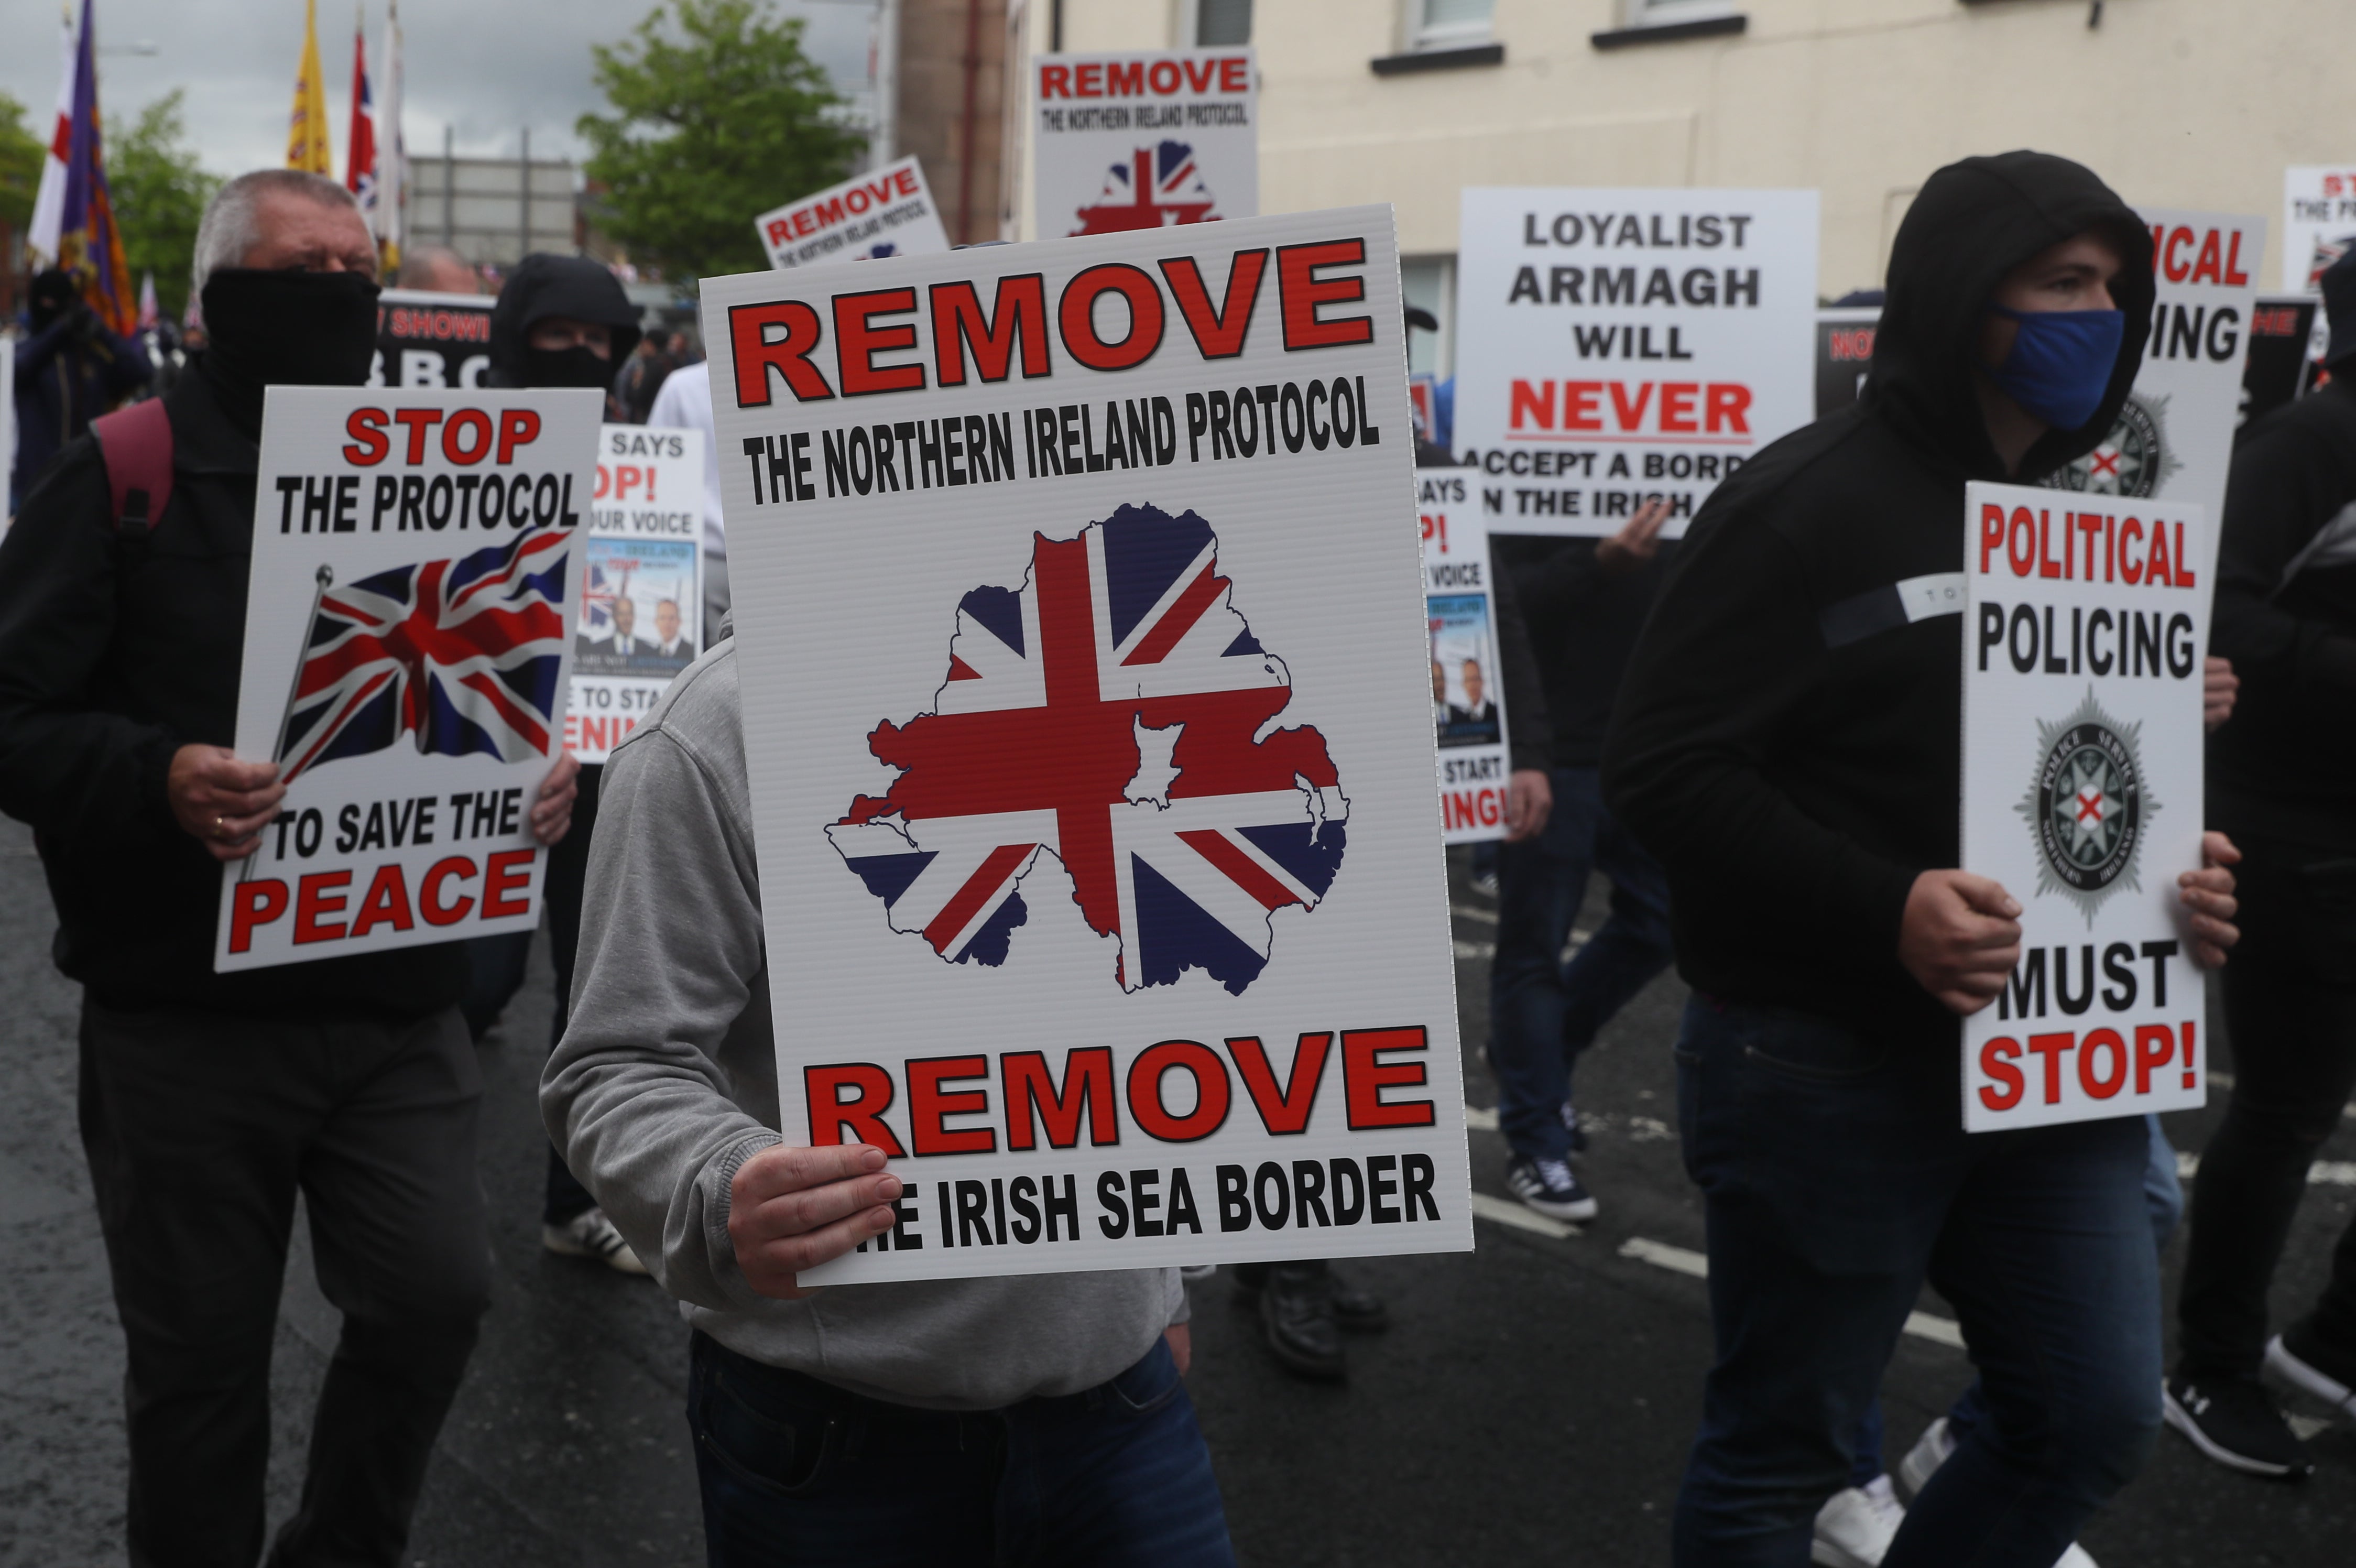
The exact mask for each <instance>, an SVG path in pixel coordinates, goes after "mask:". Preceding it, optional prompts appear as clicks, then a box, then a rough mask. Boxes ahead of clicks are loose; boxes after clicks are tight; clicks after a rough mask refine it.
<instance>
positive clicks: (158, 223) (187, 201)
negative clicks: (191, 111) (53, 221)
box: [106, 88, 221, 320]
mask: <svg viewBox="0 0 2356 1568" xmlns="http://www.w3.org/2000/svg"><path fill="white" fill-rule="evenodd" d="M186 135H187V126H186V125H185V124H183V123H182V121H181V118H180V91H179V89H177V88H174V89H173V90H172V91H169V92H167V93H166V94H165V95H164V96H163V97H161V98H158V99H157V100H155V102H153V103H150V104H149V105H147V107H146V108H145V109H142V110H141V111H139V118H138V120H137V122H136V123H135V124H133V125H132V127H131V129H130V130H129V131H128V132H127V133H125V134H123V136H122V137H120V138H119V139H112V141H111V143H110V145H108V147H107V149H106V188H107V192H108V194H109V195H110V196H111V197H112V200H113V203H114V220H115V222H116V224H117V225H119V226H120V227H121V229H122V231H123V259H124V260H125V261H126V262H128V263H130V266H131V285H132V286H133V287H134V288H136V287H138V286H139V279H140V275H141V274H145V273H150V272H152V273H154V274H155V303H156V306H157V307H158V308H159V309H160V310H161V311H162V312H163V314H164V315H165V316H166V317H167V318H169V319H172V320H177V319H178V318H179V317H180V314H181V312H182V311H184V310H186V309H187V305H188V264H189V263H190V262H191V261H193V260H194V259H195V257H196V253H197V221H198V220H199V219H201V218H202V217H203V216H204V214H205V203H207V202H209V201H210V200H211V199H213V192H214V191H216V190H218V189H220V183H221V182H220V177H219V176H217V175H209V174H207V173H206V172H205V171H204V170H203V169H201V168H199V167H198V166H197V155H196V151H195V149H193V148H191V147H187V146H185V145H182V138H183V137H185V136H186Z"/></svg>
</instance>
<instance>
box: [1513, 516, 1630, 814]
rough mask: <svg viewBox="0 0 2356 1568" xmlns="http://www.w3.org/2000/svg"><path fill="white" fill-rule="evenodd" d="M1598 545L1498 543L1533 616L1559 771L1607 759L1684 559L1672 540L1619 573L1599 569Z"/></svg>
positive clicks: (1522, 538)
mask: <svg viewBox="0 0 2356 1568" xmlns="http://www.w3.org/2000/svg"><path fill="white" fill-rule="evenodd" d="M1595 546H1596V541H1594V540H1592V539H1540V538H1536V537H1532V536H1529V535H1515V534H1496V535H1493V536H1492V537H1491V540H1490V545H1489V548H1490V551H1491V553H1493V554H1494V555H1495V556H1496V557H1497V558H1498V560H1499V562H1500V563H1501V564H1500V566H1499V568H1498V575H1499V576H1500V577H1509V578H1511V579H1512V581H1513V585H1514V588H1515V592H1516V593H1517V594H1519V595H1520V596H1521V602H1522V613H1523V614H1524V615H1526V617H1528V618H1529V628H1530V651H1531V653H1532V655H1533V656H1534V657H1535V658H1536V659H1537V671H1538V679H1539V681H1540V682H1541V683H1542V684H1543V686H1544V688H1545V691H1546V706H1547V725H1548V727H1549V729H1550V730H1551V732H1552V739H1553V762H1554V766H1555V767H1557V768H1593V767H1595V766H1596V765H1597V764H1598V763H1600V762H1601V761H1602V760H1603V737H1604V734H1605V732H1606V731H1607V730H1609V729H1610V727H1611V725H1612V708H1613V706H1614V705H1615V704H1616V703H1618V702H1619V698H1620V683H1621V682H1622V679H1623V678H1624V677H1625V676H1626V674H1627V671H1628V660H1629V658H1630V656H1631V655H1633V653H1634V652H1635V650H1636V634H1637V633H1639V632H1641V631H1643V630H1644V618H1645V617H1646V616H1648V615H1650V614H1651V613H1652V609H1653V600H1654V599H1655V597H1656V596H1658V595H1659V593H1660V590H1661V583H1662V580H1663V579H1664V578H1665V576H1666V575H1667V574H1668V570H1669V565H1670V563H1672V562H1673V561H1675V560H1676V552H1677V545H1676V542H1675V541H1669V542H1664V543H1663V544H1662V545H1661V547H1660V550H1659V553H1656V554H1655V556H1654V557H1653V558H1652V559H1651V560H1650V561H1647V562H1645V563H1644V564H1642V565H1640V566H1637V567H1635V568H1634V569H1633V570H1631V571H1628V572H1624V573H1621V574H1618V575H1614V574H1612V573H1610V572H1606V571H1605V570H1603V568H1602V567H1601V566H1600V565H1598V564H1596V559H1595Z"/></svg>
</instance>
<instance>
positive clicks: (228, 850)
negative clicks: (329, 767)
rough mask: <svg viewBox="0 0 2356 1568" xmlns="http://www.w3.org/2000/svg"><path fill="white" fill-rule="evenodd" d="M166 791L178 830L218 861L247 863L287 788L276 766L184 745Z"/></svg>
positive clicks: (214, 749)
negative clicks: (282, 782)
mask: <svg viewBox="0 0 2356 1568" xmlns="http://www.w3.org/2000/svg"><path fill="white" fill-rule="evenodd" d="M164 790H165V794H166V797H167V798H168V799H169V800H171V802H172V817H173V820H174V821H176V822H178V823H179V824H180V831H181V832H185V833H187V834H188V835H189V836H190V837H191V838H194V839H197V840H198V841H200V842H201V843H203V844H204V846H205V848H206V849H207V850H209V851H210V852H211V854H212V857H213V858H214V859H215V860H222V861H228V860H243V859H244V858H245V857H246V856H247V855H249V854H252V853H253V851H254V849H255V848H256V847H257V846H258V845H259V844H260V843H261V842H262V840H261V836H260V835H261V832H262V829H263V828H265V827H267V826H268V825H269V824H270V820H271V819H272V818H273V817H275V816H276V815H278V802H279V800H281V799H283V798H284V796H285V793H286V786H285V785H284V784H281V783H280V782H278V765H277V764H276V763H274V762H241V761H240V760H238V757H237V754H236V753H234V752H232V751H230V749H229V747H227V746H182V747H180V749H179V750H177V751H176V752H174V753H173V754H172V766H171V770H170V771H169V772H168V773H167V774H166V776H165V784H164Z"/></svg>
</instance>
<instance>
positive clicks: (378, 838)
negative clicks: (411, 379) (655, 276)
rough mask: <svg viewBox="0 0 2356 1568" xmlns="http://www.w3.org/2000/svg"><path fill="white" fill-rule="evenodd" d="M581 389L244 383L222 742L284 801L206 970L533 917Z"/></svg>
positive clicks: (585, 492) (569, 558) (490, 930)
mask: <svg viewBox="0 0 2356 1568" xmlns="http://www.w3.org/2000/svg"><path fill="white" fill-rule="evenodd" d="M602 403H603V399H602V396H601V394H599V393H598V392H594V391H583V390H580V389H572V390H565V391H540V392H487V391H473V392H446V391H445V392H428V391H402V392H394V391H392V390H391V389H371V388H366V387H350V388H347V387H272V388H270V389H269V391H268V392H267V394H266V398H265V401H264V403H263V405H262V457H261V467H260V471H259V475H258V478H257V482H256V489H255V500H254V518H253V556H252V566H251V569H250V572H249V575H248V577H247V589H246V613H245V658H244V661H243V663H242V665H241V672H240V677H239V682H238V702H237V737H236V751H237V754H238V755H239V756H240V757H247V758H252V759H268V760H271V761H274V762H276V763H277V764H278V766H279V778H280V779H282V780H284V783H285V785H286V795H285V799H284V802H283V803H282V805H281V807H280V810H279V813H278V816H277V819H276V820H275V821H274V822H271V823H270V824H269V825H268V826H267V827H265V828H264V829H263V830H262V843H261V846H260V847H259V848H258V849H256V850H255V851H254V853H253V854H252V855H251V856H249V857H248V858H247V859H246V860H244V861H242V862H239V863H237V864H234V865H227V866H224V867H223V868H222V873H223V875H222V877H221V892H220V932H219V935H218V937H217V938H216V946H215V949H214V953H213V967H214V969H215V970H217V971H221V972H227V971H230V970H239V969H259V968H262V967H265V966H267V965H271V964H282V963H301V962H305V961H309V960H312V959H322V958H339V957H342V956H344V955H346V954H348V953H359V952H372V951H376V950H380V949H384V948H399V947H411V946H415V945H417V944H420V943H423V942H443V941H453V940H459V939H461V938H466V937H479V936H489V935H493V934H495V933H498V932H501V931H528V930H530V929H532V927H533V926H534V925H536V924H537V923H538V922H539V919H540V886H541V852H540V848H539V846H538V844H537V843H535V842H534V841H533V839H532V837H531V832H530V811H531V805H532V801H533V800H534V798H535V795H536V793H537V791H538V790H539V788H540V783H541V779H542V778H543V777H545V776H546V774H547V772H548V769H549V767H550V765H551V764H552V763H553V762H554V761H555V759H556V756H557V750H558V737H559V736H560V735H561V733H562V719H563V708H564V692H565V686H564V682H565V676H566V673H567V666H568V665H569V664H570V663H571V662H572V657H573V649H572V639H571V638H570V637H569V636H567V634H566V633H567V626H566V616H565V613H564V609H565V607H566V606H567V605H570V604H573V603H575V602H577V601H578V599H579V597H580V570H581V568H580V563H579V561H578V560H577V559H576V558H575V551H574V549H573V540H574V536H575V535H576V533H577V532H579V531H580V528H581V525H582V523H583V521H584V516H585V514H586V513H587V511H588V510H589V502H590V495H591V490H592V487H593V486H594V484H595V482H596V480H595V463H596V446H597V420H598V416H599V413H600V412H601V406H602Z"/></svg>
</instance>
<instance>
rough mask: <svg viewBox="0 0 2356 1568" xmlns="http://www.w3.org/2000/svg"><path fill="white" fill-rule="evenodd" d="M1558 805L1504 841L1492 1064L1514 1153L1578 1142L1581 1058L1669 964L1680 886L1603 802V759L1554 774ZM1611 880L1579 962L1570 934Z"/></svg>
mask: <svg viewBox="0 0 2356 1568" xmlns="http://www.w3.org/2000/svg"><path fill="white" fill-rule="evenodd" d="M1552 778H1553V784H1554V814H1553V815H1552V816H1550V817H1548V818H1547V825H1546V831H1545V832H1542V833H1540V834H1539V835H1538V836H1537V838H1535V839H1529V840H1526V841H1524V842H1523V843H1509V844H1505V845H1502V846H1500V848H1499V851H1498V855H1497V958H1496V961H1495V962H1494V964H1493V965H1492V966H1491V968H1490V971H1489V1065H1490V1067H1491V1069H1493V1070H1494V1072H1495V1073H1496V1075H1497V1129H1498V1131H1499V1132H1501V1133H1504V1134H1505V1142H1506V1143H1507V1144H1511V1145H1512V1147H1513V1150H1514V1153H1515V1154H1517V1155H1527V1156H1529V1157H1531V1158H1535V1159H1549V1160H1558V1159H1562V1158H1563V1157H1565V1156H1566V1155H1569V1152H1570V1130H1569V1128H1567V1127H1565V1126H1564V1125H1563V1122H1562V1102H1563V1101H1565V1100H1567V1099H1569V1094H1570V1069H1571V1063H1572V1062H1573V1061H1575V1060H1576V1059H1577V1058H1578V1057H1579V1054H1580V1052H1581V1051H1583V1050H1585V1049H1586V1048H1587V1047H1589V1046H1590V1045H1592V1044H1594V1042H1595V1036H1596V1034H1597V1032H1598V1031H1599V1030H1601V1028H1602V1027H1603V1026H1604V1025H1605V1024H1607V1023H1609V1022H1611V1020H1612V1015H1613V1014H1615V1013H1617V1012H1619V1011H1620V1009H1621V1008H1622V1007H1624V1006H1626V1005H1627V1004H1628V1003H1629V1000H1630V999H1631V998H1632V997H1633V996H1634V995H1635V994H1636V993H1638V992H1639V991H1642V990H1644V987H1645V986H1646V985H1648V984H1650V983H1652V980H1653V977H1654V976H1655V975H1656V974H1658V973H1660V972H1661V971H1663V970H1665V969H1666V968H1667V967H1668V966H1669V958H1670V947H1669V887H1668V880H1667V878H1666V877H1665V876H1664V875H1662V872H1661V868H1660V866H1659V865H1656V864H1655V862H1654V860H1653V857H1652V856H1650V855H1648V854H1645V853H1644V850H1643V849H1642V848H1641V847H1639V846H1638V844H1637V843H1636V841H1635V840H1634V839H1633V838H1631V837H1629V836H1628V832H1627V830H1626V829H1624V828H1622V827H1621V825H1620V824H1619V823H1618V822H1616V821H1614V820H1613V819H1612V813H1611V812H1609V811H1606V810H1604V807H1603V786H1602V783H1601V775H1600V774H1599V773H1598V771H1597V770H1596V769H1595V768H1556V769H1555V770H1554V773H1553V776H1552ZM1596 871H1600V872H1601V873H1602V874H1603V875H1605V876H1607V877H1609V878H1611V881H1612V915H1611V918H1609V919H1607V920H1605V921H1604V922H1603V927H1602V929H1601V930H1599V931H1597V932H1596V933H1595V935H1594V936H1592V937H1590V939H1588V940H1587V942H1586V943H1585V944H1584V945H1583V946H1581V947H1580V950H1579V951H1578V952H1577V953H1576V954H1575V955H1573V956H1572V958H1571V961H1569V963H1565V962H1563V961H1562V946H1563V943H1564V942H1565V941H1567V940H1569V937H1570V928H1571V923H1572V922H1573V921H1575V920H1576V919H1578V918H1579V907H1580V904H1581V903H1583V902H1584V901H1585V900H1586V897H1587V878H1588V875H1589V874H1590V872H1596Z"/></svg>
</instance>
